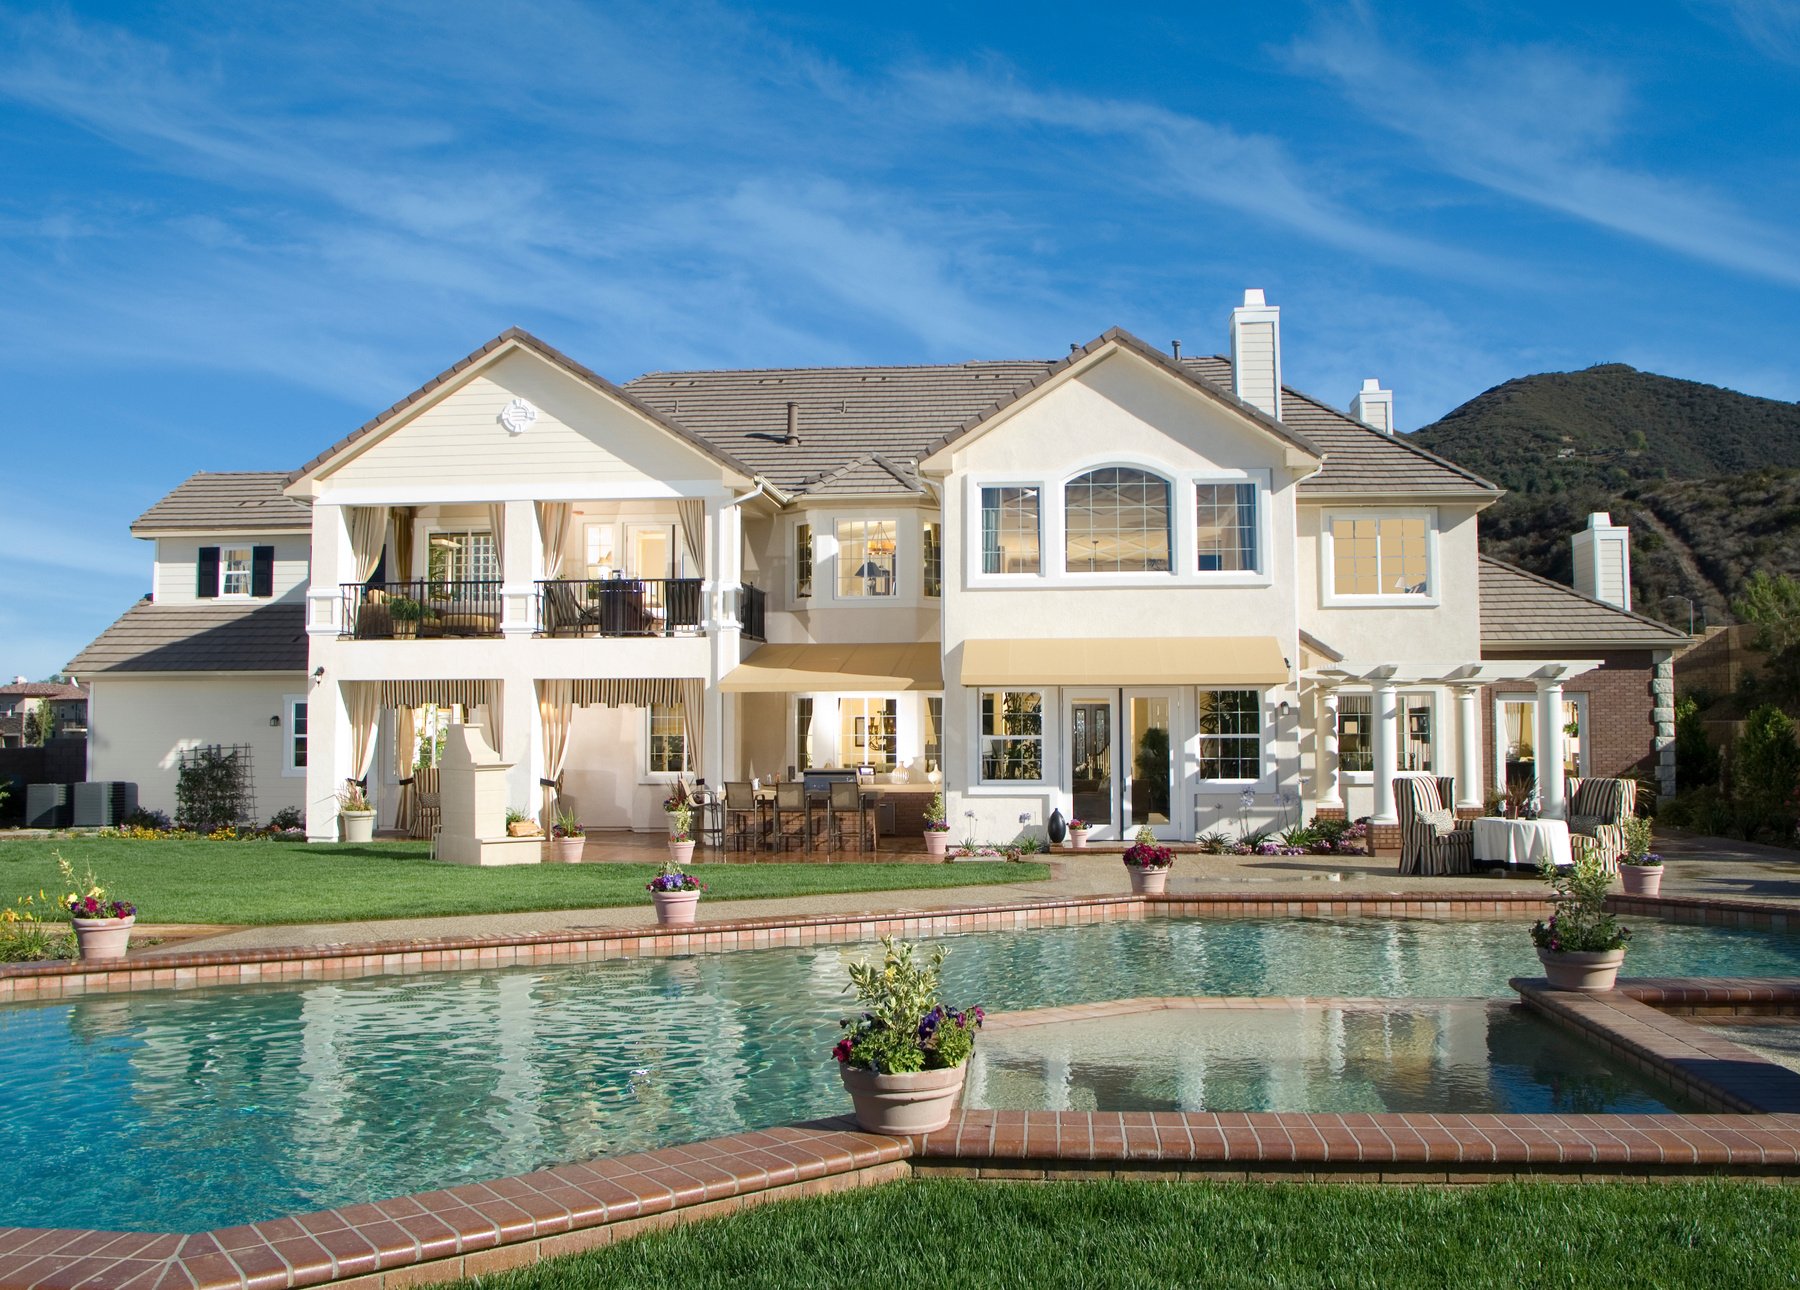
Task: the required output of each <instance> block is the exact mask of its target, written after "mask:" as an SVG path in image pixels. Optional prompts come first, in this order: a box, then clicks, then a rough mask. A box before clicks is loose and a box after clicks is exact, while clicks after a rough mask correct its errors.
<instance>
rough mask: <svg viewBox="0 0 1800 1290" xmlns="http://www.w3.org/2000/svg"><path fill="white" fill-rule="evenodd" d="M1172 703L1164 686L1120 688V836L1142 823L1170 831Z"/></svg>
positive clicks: (1162, 832)
mask: <svg viewBox="0 0 1800 1290" xmlns="http://www.w3.org/2000/svg"><path fill="white" fill-rule="evenodd" d="M1174 707H1175V702H1174V698H1173V696H1172V695H1171V694H1169V693H1168V692H1165V691H1155V690H1147V691H1145V690H1140V691H1126V693H1125V695H1124V699H1123V708H1124V712H1125V757H1124V763H1125V773H1124V777H1123V778H1124V785H1123V787H1124V793H1123V795H1122V796H1123V806H1124V816H1125V835H1126V836H1127V837H1129V836H1130V835H1131V834H1133V833H1135V832H1136V831H1137V830H1138V829H1139V828H1142V827H1145V826H1148V827H1149V828H1150V830H1151V831H1152V832H1153V833H1155V834H1156V836H1157V837H1173V836H1174V835H1175V816H1174V809H1175V803H1176V801H1177V796H1176V792H1175V782H1176V778H1175V747H1174V740H1173V738H1172V737H1171V734H1172V731H1173V729H1174Z"/></svg>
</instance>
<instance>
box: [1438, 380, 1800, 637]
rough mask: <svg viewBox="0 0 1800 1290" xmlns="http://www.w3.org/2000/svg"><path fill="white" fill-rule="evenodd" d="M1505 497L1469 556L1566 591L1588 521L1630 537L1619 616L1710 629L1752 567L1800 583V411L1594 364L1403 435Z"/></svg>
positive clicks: (1529, 383) (1499, 393)
mask: <svg viewBox="0 0 1800 1290" xmlns="http://www.w3.org/2000/svg"><path fill="white" fill-rule="evenodd" d="M1413 439H1414V441H1415V442H1416V443H1418V444H1420V445H1421V446H1423V447H1426V448H1429V449H1430V450H1431V451H1432V452H1435V453H1437V454H1439V455H1440V456H1444V457H1448V458H1450V459H1451V460H1452V461H1456V462H1459V463H1461V464H1462V465H1464V466H1467V467H1469V468H1470V469H1471V470H1475V471H1478V472H1479V473H1481V474H1482V475H1485V476H1486V477H1487V478H1489V479H1491V480H1493V481H1494V482H1495V483H1497V484H1499V485H1501V486H1502V487H1503V488H1506V489H1508V490H1509V493H1508V496H1507V497H1506V498H1505V499H1504V500H1503V501H1501V502H1500V503H1499V504H1498V505H1497V506H1495V507H1493V508H1492V509H1491V510H1489V511H1488V512H1487V513H1486V514H1484V515H1483V517H1482V524H1481V528H1482V549H1483V550H1484V551H1486V552H1487V553H1488V554H1490V555H1494V556H1497V557H1499V558H1500V559H1503V560H1508V561H1511V562H1512V563H1515V564H1518V565H1521V566H1523V567H1524V568H1527V569H1530V570H1532V571H1533V572H1535V573H1540V574H1543V575H1544V576H1546V577H1550V578H1555V579H1557V580H1558V581H1563V582H1567V581H1569V580H1570V577H1571V574H1572V572H1573V566H1572V561H1571V556H1570V551H1569V537H1570V535H1571V534H1573V533H1574V532H1575V530H1576V529H1578V528H1581V527H1582V526H1583V525H1584V524H1585V523H1586V521H1587V515H1588V513H1589V512H1590V511H1597V510H1598V511H1610V512H1612V515H1613V519H1614V520H1615V521H1616V522H1617V523H1621V524H1629V525H1630V526H1631V528H1632V596H1633V608H1635V609H1637V610H1638V611H1639V612H1641V613H1647V614H1652V615H1654V616H1656V617H1660V618H1664V619H1666V620H1668V621H1669V622H1673V623H1678V624H1680V625H1682V626H1685V625H1686V622H1687V612H1688V609H1687V605H1686V604H1685V603H1682V602H1681V601H1679V600H1677V599H1674V597H1678V596H1687V597H1691V598H1692V599H1694V600H1695V601H1696V602H1697V603H1698V604H1699V605H1700V606H1701V610H1700V613H1701V616H1702V617H1703V618H1704V619H1705V621H1707V622H1710V623H1721V622H1726V621H1729V618H1730V614H1729V605H1730V601H1731V598H1732V597H1733V596H1734V595H1735V594H1736V593H1737V591H1738V588H1739V586H1740V585H1741V583H1742V582H1743V579H1744V578H1745V577H1746V576H1747V575H1748V574H1749V573H1750V572H1751V571H1752V570H1753V569H1757V568H1765V569H1769V570H1771V571H1772V572H1785V573H1791V574H1794V575H1796V576H1800V404H1793V403H1782V402H1779V401H1777V400H1774V399H1761V398H1755V397H1753V396H1751V395H1747V394H1739V393H1737V392H1736V391H1733V390H1725V389H1721V388H1719V387H1718V386H1713V385H1702V384H1700V383H1699V382H1696V381H1682V380H1676V379H1675V378H1673V377H1667V376H1657V375H1655V374H1654V373H1650V372H1639V371H1637V370H1636V369H1634V368H1631V367H1627V366H1625V365H1624V364H1622V363H1608V364H1604V365H1602V366H1599V367H1590V368H1588V369H1586V370H1585V371H1580V372H1548V373H1544V374H1542V375H1538V376H1525V377H1520V378H1518V379H1517V380H1512V381H1508V382H1506V383H1505V384H1504V385H1498V386H1495V387H1494V388H1493V389H1491V390H1488V391H1487V392H1486V393H1484V394H1481V395H1479V396H1478V397H1476V398H1474V399H1471V400H1470V401H1469V402H1467V403H1465V404H1463V405H1462V406H1461V407H1459V408H1457V409H1456V410H1455V411H1453V412H1451V413H1450V414H1449V415H1447V416H1445V417H1444V418H1443V419H1442V420H1440V421H1437V422H1435V423H1434V424H1432V425H1429V426H1425V427H1424V428H1422V429H1420V430H1419V431H1417V432H1416V433H1415V434H1414V435H1413Z"/></svg>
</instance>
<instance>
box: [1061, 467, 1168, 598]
mask: <svg viewBox="0 0 1800 1290" xmlns="http://www.w3.org/2000/svg"><path fill="white" fill-rule="evenodd" d="M1063 515H1064V521H1065V531H1066V533H1067V546H1066V550H1065V561H1066V566H1067V568H1068V570H1069V572H1070V573H1166V572H1167V571H1168V569H1169V481H1168V480H1166V479H1164V478H1163V477H1162V476H1161V475H1154V474H1151V473H1150V472H1149V471H1147V470H1133V469H1131V468H1130V467H1128V466H1103V467H1101V468H1100V469H1099V470H1090V471H1089V472H1088V473H1087V474H1085V475H1078V476H1077V477H1076V478H1074V479H1071V480H1070V481H1069V482H1068V484H1067V485H1066V486H1065V487H1064V489H1063Z"/></svg>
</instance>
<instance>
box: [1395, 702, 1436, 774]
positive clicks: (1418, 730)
mask: <svg viewBox="0 0 1800 1290" xmlns="http://www.w3.org/2000/svg"><path fill="white" fill-rule="evenodd" d="M1400 711H1401V713H1402V715H1403V717H1404V720H1405V722H1406V725H1405V730H1406V742H1405V743H1403V744H1402V745H1401V746H1400V764H1399V766H1398V767H1397V768H1396V769H1399V770H1423V771H1429V770H1431V769H1432V764H1431V726H1432V721H1431V712H1432V702H1431V696H1430V695H1429V694H1408V695H1404V696H1402V698H1401V700H1400Z"/></svg>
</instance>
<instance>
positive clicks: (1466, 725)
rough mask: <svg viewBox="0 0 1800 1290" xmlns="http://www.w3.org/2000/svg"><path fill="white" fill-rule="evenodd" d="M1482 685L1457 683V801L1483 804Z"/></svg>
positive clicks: (1466, 804)
mask: <svg viewBox="0 0 1800 1290" xmlns="http://www.w3.org/2000/svg"><path fill="white" fill-rule="evenodd" d="M1480 693H1481V687H1479V686H1475V685H1459V686H1457V687H1456V735H1457V757H1456V804H1457V805H1458V806H1472V807H1475V808H1476V809H1477V810H1479V809H1480V808H1481V805H1482V802H1483V801H1484V797H1483V794H1482V791H1481V708H1480V705H1479V704H1477V703H1476V698H1477V697H1478V696H1479V695H1480Z"/></svg>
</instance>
